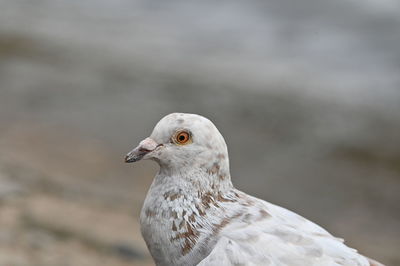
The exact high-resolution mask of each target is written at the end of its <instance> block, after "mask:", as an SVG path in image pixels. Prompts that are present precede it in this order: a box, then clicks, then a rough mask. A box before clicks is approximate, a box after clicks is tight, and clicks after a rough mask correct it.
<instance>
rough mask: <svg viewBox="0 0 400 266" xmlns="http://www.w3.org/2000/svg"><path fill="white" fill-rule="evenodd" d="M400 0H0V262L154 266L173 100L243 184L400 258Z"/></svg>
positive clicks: (376, 254)
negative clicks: (157, 198)
mask: <svg viewBox="0 0 400 266" xmlns="http://www.w3.org/2000/svg"><path fill="white" fill-rule="evenodd" d="M399 47H400V4H399V2H398V1H395V0H368V1H358V0H351V1H330V2H328V1H319V0H301V1H300V0H299V1H289V0H280V1H277V0H274V1H244V2H243V1H218V2H215V1H196V2H194V1H193V2H192V1H178V0H174V1H168V2H165V1H144V0H143V1H140V0H136V1H128V0H119V1H105V0H102V1H99V0H96V1H94V0H86V1H66V0H58V1H46V0H37V1H34V2H33V1H29V0H12V1H11V0H9V1H6V0H0V266H3V265H7V266H14V265H15V266H17V265H18V266H20V265H21V266H22V265H37V266H47V265H48V266H50V265H51V266H54V265H88V266H89V265H99V264H101V265H116V266H118V265H152V261H151V259H150V258H149V255H148V253H147V250H146V247H145V245H144V243H143V241H142V240H141V237H140V233H139V228H138V221H137V219H138V218H137V217H138V214H139V211H140V207H141V203H142V201H143V199H144V196H145V193H146V190H147V188H148V186H149V185H150V182H151V179H152V177H153V175H154V173H155V172H156V171H157V167H156V165H155V164H153V163H151V162H141V163H140V164H136V165H134V166H133V167H132V165H124V164H123V163H122V159H123V157H124V154H125V153H126V152H127V151H129V150H130V148H132V147H133V146H135V145H136V144H137V143H138V142H139V141H140V140H141V139H142V138H144V137H146V136H147V135H148V134H150V132H151V130H152V128H153V126H154V124H155V123H156V122H157V121H158V120H159V119H160V118H161V117H162V116H164V115H165V114H168V113H170V112H173V111H181V112H193V113H199V114H202V115H205V116H207V117H209V118H210V119H211V120H213V121H214V122H215V123H216V125H217V126H218V128H219V129H220V131H221V132H222V134H223V135H224V136H225V138H226V141H227V143H228V145H229V148H230V157H231V172H232V176H233V181H234V183H235V184H236V186H237V187H238V188H240V189H242V190H244V191H246V192H248V193H250V194H254V195H257V196H259V197H261V198H263V199H266V200H269V201H271V202H273V203H277V204H279V205H282V206H284V207H287V208H289V209H292V210H294V211H296V212H298V213H300V214H302V215H303V216H305V217H307V218H309V219H311V220H313V221H315V222H317V223H320V224H321V225H323V226H324V227H326V228H327V229H328V230H329V231H331V232H332V233H333V234H335V235H337V236H339V237H343V238H345V239H346V240H347V243H349V245H351V246H353V247H355V248H357V249H358V250H360V252H362V253H365V254H367V255H369V256H371V257H373V258H376V259H378V260H381V261H382V262H384V263H387V264H388V265H399V264H400V254H399V253H398V249H399V247H400V229H399V228H400V227H399V226H400V207H399V200H400V149H399V147H400V64H399V62H400V49H399Z"/></svg>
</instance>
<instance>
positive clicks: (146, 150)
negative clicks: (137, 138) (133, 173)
mask: <svg viewBox="0 0 400 266" xmlns="http://www.w3.org/2000/svg"><path fill="white" fill-rule="evenodd" d="M139 151H140V152H151V150H148V149H145V148H140V149H139Z"/></svg>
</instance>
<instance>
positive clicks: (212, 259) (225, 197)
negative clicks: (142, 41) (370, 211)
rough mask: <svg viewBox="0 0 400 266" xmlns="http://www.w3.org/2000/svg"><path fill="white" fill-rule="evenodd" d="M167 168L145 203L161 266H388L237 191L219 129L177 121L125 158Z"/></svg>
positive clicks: (146, 231)
mask: <svg viewBox="0 0 400 266" xmlns="http://www.w3.org/2000/svg"><path fill="white" fill-rule="evenodd" d="M140 159H152V160H154V161H156V162H157V163H158V164H159V165H160V171H159V172H158V174H157V175H156V177H155V178H154V181H153V183H152V185H151V187H150V190H149V192H148V194H147V196H146V200H145V202H144V205H143V208H142V212H141V216H140V222H141V231H142V235H143V237H144V239H145V241H146V244H147V246H148V248H149V250H150V253H151V255H152V256H153V258H154V260H155V262H156V264H157V265H218V266H224V265H293V266H295V265H308V266H311V265H320V266H325V265H326V266H327V265H332V266H333V265H349V266H350V265H359V266H367V265H382V264H380V263H378V262H375V261H373V260H370V259H368V258H366V257H364V256H362V255H360V254H359V253H357V251H356V250H354V249H352V248H349V247H348V246H346V245H345V244H344V243H343V240H342V239H338V238H335V237H333V236H332V235H331V234H329V233H328V232H327V231H326V230H324V229H323V228H321V227H320V226H318V225H316V224H314V223H312V222H310V221H308V220H307V219H305V218H303V217H301V216H299V215H297V214H295V213H293V212H291V211H289V210H286V209H284V208H281V207H278V206H276V205H273V204H271V203H268V202H265V201H263V200H260V199H257V198H254V197H251V196H249V195H247V194H245V193H243V192H241V191H239V190H237V189H235V188H234V187H233V185H232V183H231V178H230V173H229V159H228V151H227V147H226V144H225V141H224V138H223V137H222V135H221V134H220V133H219V131H218V129H217V128H216V127H215V126H214V124H213V123H212V122H211V121H210V120H208V119H206V118H204V117H202V116H199V115H195V114H183V113H173V114H170V115H167V116H166V117H164V118H163V119H161V120H160V121H159V123H158V124H157V125H156V127H155V128H154V130H153V132H152V134H151V136H150V137H149V138H146V139H145V140H143V141H142V142H141V143H140V144H139V146H138V147H137V148H135V149H134V150H132V151H131V152H130V153H128V155H127V156H126V159H125V160H126V162H134V161H138V160H140Z"/></svg>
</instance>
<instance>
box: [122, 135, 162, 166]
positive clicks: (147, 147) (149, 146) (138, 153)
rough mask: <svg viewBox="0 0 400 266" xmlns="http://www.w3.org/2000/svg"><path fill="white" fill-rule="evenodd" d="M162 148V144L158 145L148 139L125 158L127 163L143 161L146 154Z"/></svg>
mask: <svg viewBox="0 0 400 266" xmlns="http://www.w3.org/2000/svg"><path fill="white" fill-rule="evenodd" d="M159 146H162V144H157V142H155V141H154V140H153V139H151V138H146V139H144V140H142V141H141V142H140V143H139V145H138V146H137V147H136V148H134V149H133V150H131V151H130V152H129V153H128V154H127V155H126V156H125V162H126V163H133V162H137V161H139V160H141V159H142V158H143V157H144V156H145V155H146V154H148V153H150V152H152V151H154V150H155V149H156V148H157V147H159Z"/></svg>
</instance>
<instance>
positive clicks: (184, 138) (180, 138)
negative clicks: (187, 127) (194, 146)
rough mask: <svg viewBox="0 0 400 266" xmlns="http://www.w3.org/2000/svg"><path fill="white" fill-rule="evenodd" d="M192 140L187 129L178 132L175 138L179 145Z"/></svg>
mask: <svg viewBox="0 0 400 266" xmlns="http://www.w3.org/2000/svg"><path fill="white" fill-rule="evenodd" d="M190 140H191V135H190V133H189V132H187V131H180V132H177V134H176V135H175V138H174V141H175V143H176V144H179V145H185V144H189V143H190Z"/></svg>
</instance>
